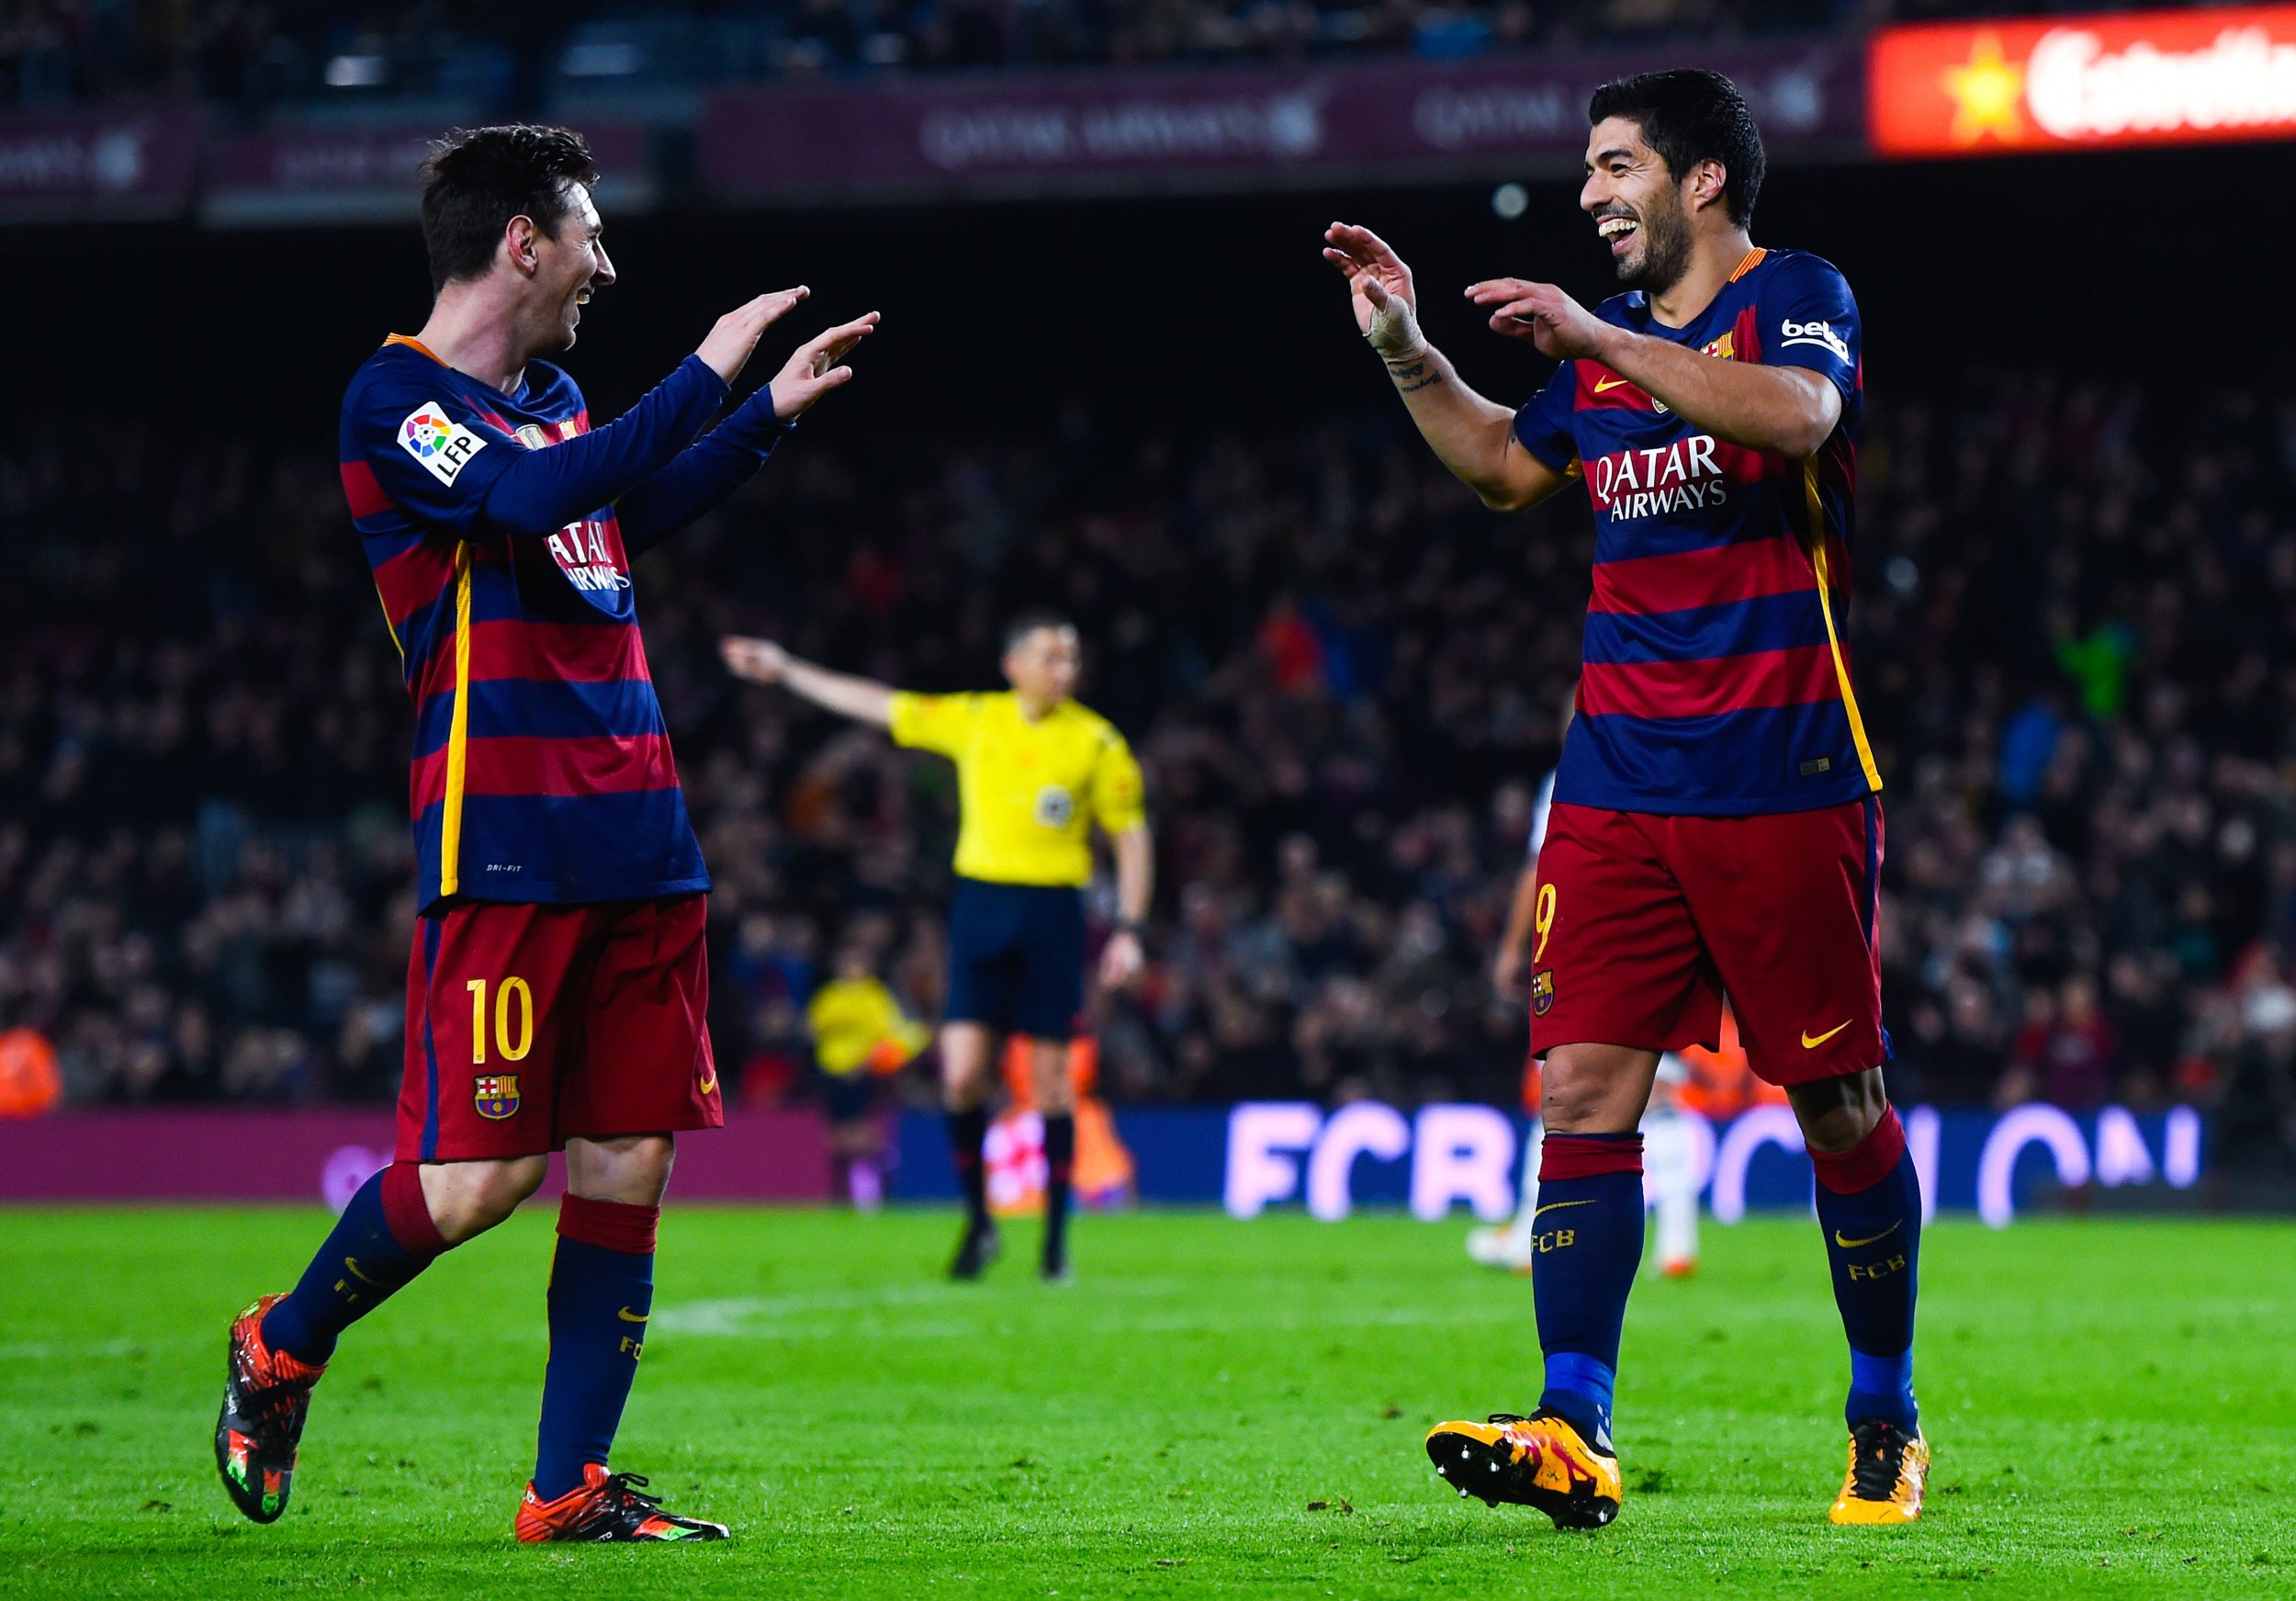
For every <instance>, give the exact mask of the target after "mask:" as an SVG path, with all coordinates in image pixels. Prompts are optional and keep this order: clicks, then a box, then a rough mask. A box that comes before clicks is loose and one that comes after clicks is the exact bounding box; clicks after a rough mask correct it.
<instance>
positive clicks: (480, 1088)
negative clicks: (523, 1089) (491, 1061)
mask: <svg viewBox="0 0 2296 1601" xmlns="http://www.w3.org/2000/svg"><path fill="white" fill-rule="evenodd" d="M470 1104H471V1105H472V1106H473V1107H475V1108H476V1109H477V1110H478V1115H479V1116H480V1117H482V1118H485V1119H487V1120H488V1121H490V1122H498V1123H499V1122H501V1121H502V1120H503V1119H505V1118H512V1117H516V1116H517V1115H518V1075H517V1074H515V1073H481V1074H479V1075H478V1077H475V1078H473V1079H471V1081H470Z"/></svg>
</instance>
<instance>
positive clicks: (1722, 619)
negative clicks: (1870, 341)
mask: <svg viewBox="0 0 2296 1601" xmlns="http://www.w3.org/2000/svg"><path fill="white" fill-rule="evenodd" d="M1596 314H1597V315H1598V316H1600V317H1601V318H1602V319H1603V321H1605V322H1609V323H1613V324H1615V325H1616V326H1618V327H1621V328H1626V329H1631V330H1632V331H1633V332H1635V333H1646V334H1650V335H1652V336H1654V337H1656V338H1660V339H1665V340H1671V342H1673V343H1674V344H1683V345H1688V346H1689V347H1690V348H1691V349H1693V350H1696V351H1700V352H1703V353H1704V354H1705V355H1710V356H1714V357H1716V358H1718V359H1720V360H1724V361H1752V362H1762V363H1766V364H1768V365H1771V366H1800V367H1806V368H1808V369H1810V370H1811V371H1813V372H1817V373H1819V374H1822V375H1823V376H1824V377H1825V378H1827V379H1829V381H1830V382H1831V383H1833V385H1834V386H1835V387H1836V388H1837V389H1840V391H1841V422H1840V426H1838V427H1837V428H1835V430H1834V432H1833V434H1832V435H1831V437H1829V439H1827V441H1826V442H1825V444H1824V445H1822V446H1821V447H1820V448H1819V449H1818V453H1817V454H1816V455H1815V456H1812V457H1808V458H1807V459H1806V460H1804V459H1799V458H1796V457H1788V456H1781V455H1776V454H1773V453H1771V452H1767V451H1759V450H1750V449H1748V448H1746V447H1745V446H1743V445H1732V444H1729V443H1728V442H1727V441H1725V440H1721V439H1717V438H1716V437H1715V436H1714V435H1713V434H1709V433H1706V432H1705V431H1704V430H1703V429H1700V428H1697V427H1695V426H1694V425H1693V424H1691V423H1687V422H1685V421H1684V420H1683V418H1681V417H1678V416H1676V415H1674V414H1673V413H1672V412H1670V411H1669V410H1667V408H1666V407H1665V405H1664V404H1663V403H1661V402H1660V401H1659V400H1655V399H1654V398H1652V397H1651V396H1650V395H1649V394H1648V393H1646V392H1645V391H1644V390H1642V389H1640V388H1638V387H1637V386H1636V385H1635V384H1633V383H1631V382H1629V381H1628V380H1627V379H1626V378H1622V377H1620V376H1619V375H1618V374H1617V373H1615V372H1613V371H1611V370H1610V369H1609V368H1608V367H1606V366H1603V364H1602V363H1600V362H1597V361H1583V360H1582V361H1569V362H1565V363H1564V364H1563V365H1562V366H1560V367H1559V368H1557V369H1556V372H1555V375H1554V377H1553V378H1552V379H1551V380H1549V382H1548V385H1547V387H1546V389H1544V390H1543V391H1541V392H1540V393H1539V394H1538V396H1537V397H1536V398H1535V399H1534V400H1532V401H1531V402H1530V404H1528V405H1526V406H1525V407H1524V408H1523V410H1522V411H1521V412H1518V413H1516V416H1515V421H1514V431H1515V437H1516V438H1517V439H1519V440H1520V441H1521V442H1522V444H1523V445H1524V448H1525V449H1526V450H1528V451H1529V452H1530V453H1531V454H1532V455H1533V456H1535V457H1538V459H1539V460H1540V461H1542V462H1544V463H1546V464H1547V465H1548V467H1550V468H1554V469H1555V470H1556V471H1558V472H1568V473H1570V474H1572V475H1574V476H1581V477H1583V478H1584V479H1585V480H1586V489H1587V494H1588V497H1589V498H1590V499H1591V500H1592V501H1593V502H1594V518H1595V526H1596V534H1595V545H1594V592H1593V600H1592V601H1591V602H1590V603H1589V604H1588V607H1587V618H1586V645H1585V671H1584V672H1583V674H1582V675H1581V678H1580V681H1579V699H1578V709H1579V716H1577V717H1576V718H1574V719H1573V720H1572V722H1571V725H1570V733H1569V735H1568V736H1567V737H1566V738H1565V739H1564V741H1563V754H1562V762H1561V766H1560V768H1559V772H1558V774H1557V777H1556V782H1555V798H1556V799H1557V800H1558V801H1561V802H1565V803H1568V804H1571V805H1576V806H1604V807H1608V808H1610V809H1612V810H1615V811H1633V812H1660V813H1671V814H1675V815H1684V816H1708V817H1731V816H1748V815H1754V814H1760V813H1765V812H1792V811H1806V810H1810V809H1814V808H1816V807H1818V806H1835V805H1839V804H1840V803H1841V802H1844V801H1849V800H1855V799H1857V798H1858V797H1860V796H1862V795H1869V794H1872V793H1873V792H1874V791H1876V790H1878V789H1880V788H1881V786H1882V781H1881V774H1880V772H1879V771H1878V770H1877V769H1876V768H1875V766H1874V755H1873V750H1872V749H1871V747H1870V746H1869V744H1868V743H1867V740H1866V738H1865V730H1864V727H1863V724H1862V723H1861V721H1860V719H1859V716H1858V707H1857V699H1856V696H1855V694H1854V693H1853V692H1852V690H1851V682H1850V656H1849V647H1848V643H1847V641H1846V640H1845V639H1844V637H1843V629H1844V626H1845V625H1846V623H1847V608H1848V603H1849V597H1850V562H1849V548H1850V542H1851V537H1852V533H1853V521H1854V511H1853V505H1854V497H1855V493H1856V488H1857V434H1858V422H1859V416H1860V413H1861V411H1862V409H1863V390H1864V374H1863V364H1862V362H1861V360H1860V357H1859V348H1860V346H1859V331H1858V310H1857V303H1856V301H1855V300H1853V299H1851V295H1850V286H1849V285H1848V284H1847V283H1846V282H1845V281H1843V279H1842V276H1841V274H1840V273H1839V272H1838V271H1836V270H1835V269H1834V267H1833V266H1832V265H1830V264H1829V263H1827V262H1825V261H1822V260H1820V259H1819V258H1818V257H1817V256H1814V255H1806V254H1802V253H1800V252H1798V251H1775V250H1772V251H1764V250H1755V251H1751V252H1750V253H1748V254H1747V256H1746V259H1745V260H1744V261H1743V262H1741V263H1740V264H1739V267H1738V269H1737V271H1736V272H1735V273H1733V274H1732V275H1731V276H1730V279H1729V282H1728V284H1726V285H1725V286H1724V287H1723V289H1722V292H1721V293H1720V294H1719V295H1717V296H1716V297H1715V299H1714V303H1713V304H1712V305H1710V306H1708V307H1707V308H1706V309H1705V310H1704V311H1703V312H1701V313H1700V314H1699V315H1698V316H1697V317H1696V318H1695V319H1694V321H1692V322H1691V323H1690V324H1689V326H1687V327H1684V328H1669V327H1667V326H1665V325H1664V324H1662V323H1660V322H1659V321H1657V320H1656V319H1655V318H1654V317H1653V316H1652V314H1651V311H1650V308H1649V302H1648V300H1647V299H1645V297H1644V296H1642V295H1641V294H1640V293H1635V294H1628V295H1621V296H1618V297H1615V299H1610V300H1606V301H1604V303H1603V305H1602V307H1601V308H1600V310H1598V312H1597V313H1596Z"/></svg>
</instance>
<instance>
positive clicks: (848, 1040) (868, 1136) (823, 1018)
mask: <svg viewBox="0 0 2296 1601" xmlns="http://www.w3.org/2000/svg"><path fill="white" fill-rule="evenodd" d="M834 972H835V976H833V977H832V978H831V979H830V980H829V982H828V983H827V984H825V985H823V986H822V987H820V988H818V989H816V990H815V991H814V992H813V998H812V999H811V1000H809V1001H807V1002H806V1003H805V1032H807V1033H808V1034H810V1035H812V1036H813V1059H814V1065H816V1066H817V1067H819V1068H820V1069H821V1077H822V1080H823V1084H824V1087H825V1090H826V1093H825V1094H824V1095H823V1097H822V1103H823V1104H822V1111H823V1113H824V1115H825V1117H826V1119H827V1122H828V1125H829V1164H830V1173H829V1188H830V1189H831V1191H832V1192H833V1193H835V1194H839V1195H842V1196H844V1197H845V1199H846V1200H848V1201H850V1202H852V1204H853V1207H854V1209H855V1210H856V1211H860V1212H874V1211H875V1210H876V1209H877V1208H878V1206H879V1205H881V1204H882V1203H883V1202H884V1194H885V1181H884V1147H885V1131H884V1121H883V1118H882V1116H881V1115H880V1112H879V1111H878V1107H879V1103H880V1102H881V1101H882V1100H883V1099H884V1097H883V1095H882V1094H881V1093H880V1087H881V1086H882V1085H883V1084H884V1082H885V1080H886V1079H887V1078H888V1077H891V1076H892V1075H893V1074H895V1073H898V1072H899V1071H901V1069H902V1068H904V1067H906V1066H907V1065H909V1064H910V1063H911V1062H914V1061H916V1060H917V1057H918V1056H919V1055H920V1054H923V1052H924V1050H925V1047H926V1046H927V1045H929V1044H930V1043H932V1038H933V1036H932V1031H931V1030H929V1029H928V1028H927V1027H926V1026H925V1025H924V1024H923V1023H920V1022H918V1021H917V1020H915V1019H914V1018H912V1017H910V1016H909V1015H908V1014H907V1013H906V1012H904V1011H903V1010H902V1009H901V1003H900V1002H899V1001H898V1000H896V999H895V998H894V995H893V991H892V990H890V989H888V988H887V987H885V982H884V979H882V978H880V977H878V976H877V975H876V972H875V969H874V966H873V964H872V963H871V961H870V959H869V951H868V948H867V947H866V946H863V945H860V944H856V943H853V942H850V941H848V942H847V943H846V944H844V945H842V946H840V947H838V953H837V961H836V964H835V968H834Z"/></svg>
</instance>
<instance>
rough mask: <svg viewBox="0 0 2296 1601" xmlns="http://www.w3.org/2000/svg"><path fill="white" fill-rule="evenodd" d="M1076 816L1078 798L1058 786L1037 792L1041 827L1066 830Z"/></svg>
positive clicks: (1053, 785) (1037, 810)
mask: <svg viewBox="0 0 2296 1601" xmlns="http://www.w3.org/2000/svg"><path fill="white" fill-rule="evenodd" d="M1075 816H1076V797H1075V795H1071V794H1069V793H1068V791H1067V790H1065V789H1064V788H1063V787H1062V786H1061V785H1059V784H1046V785H1045V786H1044V787H1043V788H1042V789H1041V790H1038V791H1037V792H1036V820H1037V823H1038V825H1039V826H1040V827H1042V828H1047V829H1065V828H1066V827H1068V825H1069V824H1070V823H1071V822H1072V821H1074V820H1075Z"/></svg>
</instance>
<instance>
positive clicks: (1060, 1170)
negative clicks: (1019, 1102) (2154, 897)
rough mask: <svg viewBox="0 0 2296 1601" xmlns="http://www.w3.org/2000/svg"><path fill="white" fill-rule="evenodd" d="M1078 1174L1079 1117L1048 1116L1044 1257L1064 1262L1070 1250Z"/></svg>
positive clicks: (1069, 1115)
mask: <svg viewBox="0 0 2296 1601" xmlns="http://www.w3.org/2000/svg"><path fill="white" fill-rule="evenodd" d="M1075 1173H1076V1119H1075V1114H1074V1113H1072V1112H1065V1111H1056V1112H1048V1113H1046V1114H1045V1118H1044V1256H1045V1259H1046V1260H1047V1261H1053V1262H1057V1261H1064V1260H1065V1259H1066V1253H1067V1249H1068V1194H1069V1190H1070V1189H1071V1187H1072V1183H1073V1180H1074V1179H1075Z"/></svg>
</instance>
